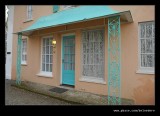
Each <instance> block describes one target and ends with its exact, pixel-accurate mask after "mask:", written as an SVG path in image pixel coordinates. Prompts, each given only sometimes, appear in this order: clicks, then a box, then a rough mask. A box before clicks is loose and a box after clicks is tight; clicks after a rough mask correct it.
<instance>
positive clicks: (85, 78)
mask: <svg viewBox="0 0 160 116" xmlns="http://www.w3.org/2000/svg"><path fill="white" fill-rule="evenodd" d="M96 30H102V31H103V32H104V35H103V36H104V37H103V38H104V46H103V47H104V48H103V49H104V59H103V60H104V63H105V31H104V29H103V28H100V29H89V30H82V32H84V31H96ZM81 64H82V65H81V70H82V71H83V39H82V37H81ZM103 67H104V68H105V65H103ZM103 73H104V74H103V78H99V77H90V76H83V72H81V78H80V79H79V81H85V82H91V83H99V84H106V82H105V76H104V75H105V71H104V72H103Z"/></svg>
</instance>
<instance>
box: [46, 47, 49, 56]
mask: <svg viewBox="0 0 160 116" xmlns="http://www.w3.org/2000/svg"><path fill="white" fill-rule="evenodd" d="M46 54H49V46H46Z"/></svg>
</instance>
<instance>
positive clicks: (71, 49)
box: [62, 35, 75, 85]
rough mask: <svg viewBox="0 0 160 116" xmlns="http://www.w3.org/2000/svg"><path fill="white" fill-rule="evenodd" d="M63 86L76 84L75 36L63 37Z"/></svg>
mask: <svg viewBox="0 0 160 116" xmlns="http://www.w3.org/2000/svg"><path fill="white" fill-rule="evenodd" d="M62 43H63V45H62V47H63V50H62V84H67V85H74V84H75V36H74V35H69V36H63V40H62Z"/></svg>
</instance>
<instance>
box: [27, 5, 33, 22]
mask: <svg viewBox="0 0 160 116" xmlns="http://www.w3.org/2000/svg"><path fill="white" fill-rule="evenodd" d="M31 19H32V5H28V6H27V20H31Z"/></svg>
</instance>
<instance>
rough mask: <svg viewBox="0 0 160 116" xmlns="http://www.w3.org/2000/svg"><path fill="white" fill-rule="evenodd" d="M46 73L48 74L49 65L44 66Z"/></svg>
mask: <svg viewBox="0 0 160 116" xmlns="http://www.w3.org/2000/svg"><path fill="white" fill-rule="evenodd" d="M46 72H49V64H46Z"/></svg>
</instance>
